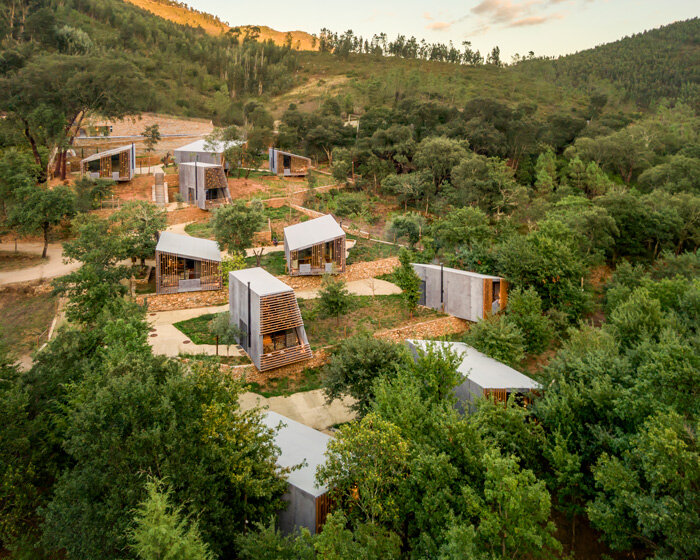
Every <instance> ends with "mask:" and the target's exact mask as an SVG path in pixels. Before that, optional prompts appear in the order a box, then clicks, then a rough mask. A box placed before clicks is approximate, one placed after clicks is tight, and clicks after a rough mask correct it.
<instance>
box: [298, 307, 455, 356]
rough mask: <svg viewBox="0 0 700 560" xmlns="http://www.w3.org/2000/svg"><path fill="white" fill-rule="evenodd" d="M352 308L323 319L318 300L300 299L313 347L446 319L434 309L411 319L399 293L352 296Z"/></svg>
mask: <svg viewBox="0 0 700 560" xmlns="http://www.w3.org/2000/svg"><path fill="white" fill-rule="evenodd" d="M352 300H353V305H352V309H351V310H350V311H349V312H348V313H347V314H345V315H344V316H342V317H340V320H336V318H335V317H322V316H320V314H319V312H318V309H317V306H318V302H317V301H316V300H311V299H308V300H300V301H299V307H300V309H301V315H302V317H303V319H304V327H305V328H306V334H307V336H308V337H309V342H310V343H311V346H312V347H316V348H318V347H323V346H333V345H335V344H338V343H339V342H341V341H342V340H344V339H345V338H348V337H350V336H354V335H356V334H359V333H360V332H370V333H372V332H375V331H379V330H383V329H391V328H394V327H398V326H400V325H402V324H404V323H408V322H409V321H413V322H420V321H424V320H428V319H432V318H435V317H441V316H443V315H442V314H441V313H438V312H437V311H434V310H432V309H427V308H423V307H419V308H418V309H416V311H415V312H414V314H413V319H412V320H411V319H410V318H409V316H408V312H407V311H406V308H405V307H404V305H403V301H402V300H401V295H400V294H392V295H388V296H375V297H372V296H353V298H352Z"/></svg>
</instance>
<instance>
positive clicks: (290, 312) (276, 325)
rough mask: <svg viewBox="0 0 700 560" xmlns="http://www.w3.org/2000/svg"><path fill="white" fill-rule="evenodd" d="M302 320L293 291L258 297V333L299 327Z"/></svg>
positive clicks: (301, 324)
mask: <svg viewBox="0 0 700 560" xmlns="http://www.w3.org/2000/svg"><path fill="white" fill-rule="evenodd" d="M303 325H304V321H303V320H302V318H301V311H299V306H298V305H297V299H296V296H295V295H294V292H286V293H284V294H275V295H272V296H263V297H261V298H260V334H270V333H273V332H277V331H282V330H285V329H291V328H294V327H301V326H303Z"/></svg>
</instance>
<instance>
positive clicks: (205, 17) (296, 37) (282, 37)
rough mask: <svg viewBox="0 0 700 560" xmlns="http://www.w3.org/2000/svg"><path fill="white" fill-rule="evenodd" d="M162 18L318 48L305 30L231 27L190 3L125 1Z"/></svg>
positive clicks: (212, 31)
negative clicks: (189, 4) (289, 38)
mask: <svg viewBox="0 0 700 560" xmlns="http://www.w3.org/2000/svg"><path fill="white" fill-rule="evenodd" d="M124 1H125V2H128V3H130V4H133V5H134V6H138V7H139V8H142V9H144V10H146V11H148V12H151V13H152V14H155V15H157V16H159V17H161V18H163V19H166V20H168V21H172V22H173V23H177V24H180V25H188V26H190V27H201V28H202V29H203V30H204V31H206V32H207V33H210V34H212V35H220V34H222V33H226V32H228V31H229V30H232V29H233V30H235V31H240V33H241V35H243V36H245V35H248V34H251V33H252V34H255V35H257V38H258V40H259V41H267V40H268V39H270V40H272V42H273V43H274V44H275V45H279V46H282V45H285V44H286V43H287V41H288V36H289V35H291V39H292V44H291V47H292V48H293V49H294V50H304V51H311V50H316V49H317V42H316V38H315V37H314V36H313V35H311V34H310V33H306V32H305V31H277V30H276V29H272V28H271V27H268V26H266V25H259V26H257V25H256V26H253V25H240V26H238V25H237V26H235V27H232V26H230V25H228V24H227V23H225V22H223V21H221V20H220V19H219V18H218V17H216V16H213V15H211V14H207V13H205V12H200V11H199V10H195V9H194V8H192V7H190V6H188V5H187V4H184V3H180V2H173V1H171V0H124Z"/></svg>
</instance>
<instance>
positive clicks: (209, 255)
mask: <svg viewBox="0 0 700 560" xmlns="http://www.w3.org/2000/svg"><path fill="white" fill-rule="evenodd" d="M156 251H160V252H163V253H172V254H176V255H180V256H182V257H189V258H192V259H198V260H206V261H216V262H221V251H220V250H219V244H218V243H217V242H216V241H211V240H210V239H200V238H199V237H192V236H190V235H180V234H179V233H172V232H171V231H164V232H163V233H161V234H160V238H159V239H158V245H156Z"/></svg>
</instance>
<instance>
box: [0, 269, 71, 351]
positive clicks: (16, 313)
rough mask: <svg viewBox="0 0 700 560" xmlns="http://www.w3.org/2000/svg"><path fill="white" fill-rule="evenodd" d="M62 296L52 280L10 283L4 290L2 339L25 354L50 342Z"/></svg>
mask: <svg viewBox="0 0 700 560" xmlns="http://www.w3.org/2000/svg"><path fill="white" fill-rule="evenodd" d="M57 304H58V299H57V298H56V297H55V296H54V295H53V294H52V293H51V285H50V284H48V283H42V284H35V285H29V284H25V285H14V286H6V287H4V289H2V290H0V313H1V314H2V318H3V320H2V326H0V341H2V343H3V345H5V346H6V347H7V349H8V350H9V351H10V353H12V354H14V355H16V356H21V355H25V354H28V353H29V352H31V351H33V350H36V349H37V348H38V346H39V345H40V344H42V343H44V342H46V339H47V335H48V329H49V327H50V326H51V322H52V321H53V318H54V315H55V314H56V306H57Z"/></svg>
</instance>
